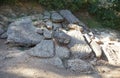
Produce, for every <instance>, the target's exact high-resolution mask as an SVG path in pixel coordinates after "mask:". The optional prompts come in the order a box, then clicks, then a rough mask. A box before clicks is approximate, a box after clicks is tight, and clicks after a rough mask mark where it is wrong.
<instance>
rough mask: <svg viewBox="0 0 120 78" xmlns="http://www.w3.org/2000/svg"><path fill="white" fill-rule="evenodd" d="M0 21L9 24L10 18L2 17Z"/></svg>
mask: <svg viewBox="0 0 120 78" xmlns="http://www.w3.org/2000/svg"><path fill="white" fill-rule="evenodd" d="M0 21H3V22H8V18H7V17H6V16H4V15H0Z"/></svg>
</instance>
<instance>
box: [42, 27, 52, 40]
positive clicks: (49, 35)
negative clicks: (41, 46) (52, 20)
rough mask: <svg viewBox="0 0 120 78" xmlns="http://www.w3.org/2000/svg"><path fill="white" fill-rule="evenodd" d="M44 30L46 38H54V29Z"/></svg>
mask: <svg viewBox="0 0 120 78" xmlns="http://www.w3.org/2000/svg"><path fill="white" fill-rule="evenodd" d="M43 32H44V33H43V35H44V37H45V39H51V38H52V31H49V30H47V29H44V31H43Z"/></svg>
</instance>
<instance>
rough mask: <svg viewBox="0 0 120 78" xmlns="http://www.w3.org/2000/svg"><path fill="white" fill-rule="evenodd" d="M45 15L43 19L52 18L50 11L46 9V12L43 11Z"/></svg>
mask: <svg viewBox="0 0 120 78" xmlns="http://www.w3.org/2000/svg"><path fill="white" fill-rule="evenodd" d="M43 15H44V17H43V19H44V20H46V19H50V16H51V15H50V13H49V12H48V11H45V12H44V13H43Z"/></svg>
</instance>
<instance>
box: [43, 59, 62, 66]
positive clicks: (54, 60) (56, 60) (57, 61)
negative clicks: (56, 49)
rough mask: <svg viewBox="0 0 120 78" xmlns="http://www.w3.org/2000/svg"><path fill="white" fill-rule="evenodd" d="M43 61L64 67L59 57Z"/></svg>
mask: <svg viewBox="0 0 120 78" xmlns="http://www.w3.org/2000/svg"><path fill="white" fill-rule="evenodd" d="M44 62H45V63H47V64H51V65H53V66H56V67H58V68H64V65H63V62H62V60H61V59H60V58H59V57H53V58H49V59H46V60H44Z"/></svg>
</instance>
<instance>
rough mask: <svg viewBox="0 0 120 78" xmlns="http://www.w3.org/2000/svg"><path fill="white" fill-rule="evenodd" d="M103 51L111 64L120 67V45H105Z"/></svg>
mask: <svg viewBox="0 0 120 78" xmlns="http://www.w3.org/2000/svg"><path fill="white" fill-rule="evenodd" d="M102 49H103V52H104V54H105V55H106V57H107V59H108V61H109V63H110V64H113V65H120V43H119V44H118V45H116V44H115V45H103V46H102Z"/></svg>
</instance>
